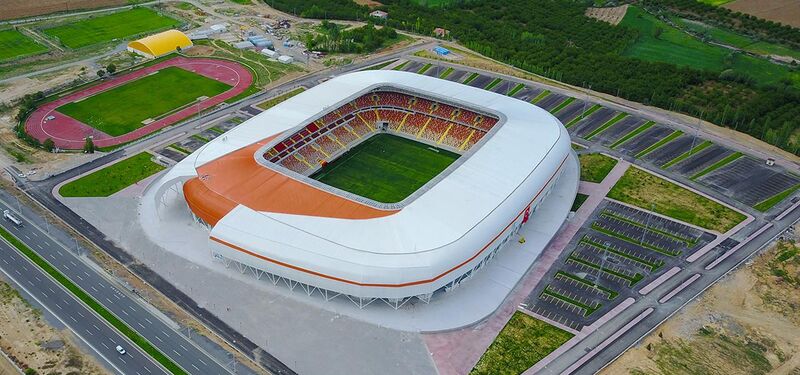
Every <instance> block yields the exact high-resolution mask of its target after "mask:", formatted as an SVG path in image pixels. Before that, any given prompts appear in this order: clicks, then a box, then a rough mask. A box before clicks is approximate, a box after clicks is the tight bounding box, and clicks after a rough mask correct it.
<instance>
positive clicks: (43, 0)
mask: <svg viewBox="0 0 800 375" xmlns="http://www.w3.org/2000/svg"><path fill="white" fill-rule="evenodd" d="M2 3H3V11H2V12H0V20H10V19H14V18H22V17H30V16H38V15H42V14H49V13H55V12H71V11H76V10H85V9H94V8H104V7H110V6H117V5H125V4H126V3H127V1H126V0H37V1H30V0H5V1H3V2H2Z"/></svg>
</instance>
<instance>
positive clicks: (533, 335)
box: [470, 312, 573, 375]
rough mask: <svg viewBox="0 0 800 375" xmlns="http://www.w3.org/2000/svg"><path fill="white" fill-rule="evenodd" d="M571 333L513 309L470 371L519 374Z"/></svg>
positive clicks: (566, 338)
mask: <svg viewBox="0 0 800 375" xmlns="http://www.w3.org/2000/svg"><path fill="white" fill-rule="evenodd" d="M572 336H573V334H571V333H569V332H566V331H564V330H561V329H560V328H556V327H553V326H551V325H549V324H547V323H545V322H543V321H541V320H538V319H535V318H533V317H531V316H529V315H526V314H525V313H521V312H515V313H514V315H513V316H512V317H511V319H510V320H509V321H508V323H506V326H505V327H503V330H502V331H500V334H498V335H497V338H495V340H494V342H493V343H492V345H490V346H489V348H488V349H486V352H485V353H483V356H481V359H480V360H479V361H478V364H477V365H475V368H474V369H472V372H470V374H471V375H482V374H521V373H523V372H524V371H525V370H527V369H528V368H530V367H531V366H533V365H535V364H536V362H539V361H540V360H541V359H542V358H544V357H546V356H547V355H548V354H550V353H551V352H552V351H553V350H556V349H557V348H558V347H559V346H561V345H563V344H564V343H565V342H567V341H569V339H571V338H572Z"/></svg>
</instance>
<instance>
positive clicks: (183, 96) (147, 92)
mask: <svg viewBox="0 0 800 375" xmlns="http://www.w3.org/2000/svg"><path fill="white" fill-rule="evenodd" d="M230 88H231V86H229V85H227V84H225V83H222V82H219V81H216V80H213V79H211V78H208V77H204V76H201V75H199V74H195V73H192V72H190V71H188V70H184V69H181V68H178V67H174V66H171V67H168V68H164V69H162V70H160V71H159V72H158V73H156V74H151V75H148V76H145V77H142V78H139V79H137V80H135V81H131V82H128V83H126V84H124V85H122V86H118V87H115V88H113V89H111V90H108V91H104V92H101V93H99V94H97V95H94V96H90V97H88V98H86V99H84V100H81V101H78V102H73V103H68V104H65V105H63V106H61V107H58V108H57V109H56V110H57V111H58V112H61V113H63V114H65V115H68V116H71V117H72V118H74V119H76V120H78V121H81V122H83V123H85V124H87V125H90V126H92V127H94V128H95V129H97V130H100V131H102V132H104V133H106V134H108V135H112V136H119V135H123V134H127V133H130V132H131V131H134V130H136V129H138V128H140V127H141V126H143V124H142V121H144V120H146V119H149V118H152V119H156V118H157V117H159V116H161V115H164V114H166V113H169V112H171V111H174V110H176V109H178V108H182V107H184V106H186V105H189V104H191V103H193V102H194V101H195V99H197V98H198V97H201V96H207V97H209V98H210V97H213V96H216V95H218V94H220V93H222V92H224V91H227V90H228V89H230Z"/></svg>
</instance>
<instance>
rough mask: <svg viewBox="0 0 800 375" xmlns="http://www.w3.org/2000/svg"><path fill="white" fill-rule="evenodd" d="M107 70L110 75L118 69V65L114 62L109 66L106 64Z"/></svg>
mask: <svg viewBox="0 0 800 375" xmlns="http://www.w3.org/2000/svg"><path fill="white" fill-rule="evenodd" d="M106 71H107V72H108V75H112V74H114V73H115V72H116V71H117V66H116V65H114V64H108V66H106Z"/></svg>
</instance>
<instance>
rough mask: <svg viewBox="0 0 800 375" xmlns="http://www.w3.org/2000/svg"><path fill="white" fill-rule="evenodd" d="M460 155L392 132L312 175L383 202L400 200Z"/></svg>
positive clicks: (358, 146)
mask: <svg viewBox="0 0 800 375" xmlns="http://www.w3.org/2000/svg"><path fill="white" fill-rule="evenodd" d="M459 156H460V155H458V154H456V153H453V152H450V151H447V150H442V149H437V148H433V147H431V146H428V145H426V144H423V143H420V142H415V141H412V140H410V139H406V138H403V137H398V136H395V135H391V134H378V135H375V136H372V137H371V138H369V139H367V140H366V141H364V142H362V143H361V144H359V145H357V146H355V147H353V149H351V150H350V151H348V152H346V153H345V154H343V155H342V156H340V157H339V158H337V159H336V160H334V161H333V162H331V163H330V164H328V165H326V166H324V167H322V169H320V170H319V171H317V172H316V173H314V174H313V175H312V176H311V178H313V179H315V180H318V181H320V182H323V183H326V184H328V185H331V186H333V187H336V188H339V189H342V190H345V191H349V192H351V193H353V194H358V195H360V196H363V197H366V198H369V199H372V200H375V201H378V202H383V203H395V202H400V201H402V200H403V199H405V198H406V197H408V196H409V195H411V193H413V192H415V191H417V189H419V188H420V187H422V185H425V183H427V182H428V181H430V180H431V179H432V178H434V177H436V175H438V174H439V173H441V172H442V171H443V170H444V169H445V168H447V166H449V165H450V164H452V163H453V162H454V161H455V160H456V159H458V158H459Z"/></svg>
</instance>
